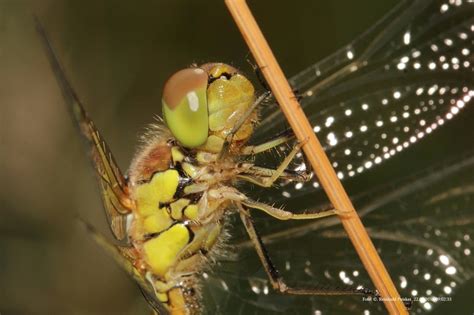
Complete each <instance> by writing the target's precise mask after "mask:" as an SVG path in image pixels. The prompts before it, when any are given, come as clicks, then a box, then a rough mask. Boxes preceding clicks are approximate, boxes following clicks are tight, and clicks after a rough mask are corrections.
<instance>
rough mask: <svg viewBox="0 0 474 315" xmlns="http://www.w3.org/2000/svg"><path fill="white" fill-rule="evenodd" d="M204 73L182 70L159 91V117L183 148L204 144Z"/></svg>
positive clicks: (195, 70) (205, 114) (205, 109)
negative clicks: (160, 107)
mask: <svg viewBox="0 0 474 315" xmlns="http://www.w3.org/2000/svg"><path fill="white" fill-rule="evenodd" d="M207 80H208V75H207V73H206V72H205V71H204V70H203V69H200V68H188V69H183V70H180V71H178V72H176V73H175V74H173V75H172V76H171V77H170V78H169V79H168V81H167V82H166V84H165V87H164V89H163V99H162V104H163V115H164V118H165V121H166V124H167V125H168V128H169V129H170V130H171V133H172V134H173V136H174V137H175V138H176V140H178V141H179V142H180V143H181V145H183V146H184V147H186V148H195V147H198V146H200V145H202V144H204V142H206V140H207V136H208V130H209V129H208V128H209V123H208V120H209V116H208V110H207V96H206V91H207Z"/></svg>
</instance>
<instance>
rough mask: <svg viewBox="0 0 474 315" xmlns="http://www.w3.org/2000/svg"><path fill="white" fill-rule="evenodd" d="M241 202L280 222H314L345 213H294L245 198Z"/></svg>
mask: <svg viewBox="0 0 474 315" xmlns="http://www.w3.org/2000/svg"><path fill="white" fill-rule="evenodd" d="M241 202H242V204H243V205H245V206H247V207H249V208H252V209H256V210H261V211H263V212H265V213H267V214H269V215H271V216H272V217H274V218H276V219H278V220H312V219H320V218H324V217H328V216H330V215H335V214H341V212H342V213H344V212H343V211H340V210H336V209H330V210H324V211H310V212H305V213H293V212H290V211H286V210H283V209H279V208H275V207H273V206H270V205H268V204H266V203H263V202H258V201H255V200H252V199H250V198H245V199H244V200H242V201H241Z"/></svg>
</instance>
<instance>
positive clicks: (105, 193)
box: [36, 21, 132, 241]
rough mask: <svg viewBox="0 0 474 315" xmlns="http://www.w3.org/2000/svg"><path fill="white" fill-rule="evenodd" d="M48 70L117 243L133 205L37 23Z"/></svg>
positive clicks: (124, 229) (108, 154)
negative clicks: (85, 152) (83, 147)
mask: <svg viewBox="0 0 474 315" xmlns="http://www.w3.org/2000/svg"><path fill="white" fill-rule="evenodd" d="M36 23H37V29H38V33H39V34H40V37H41V40H42V42H43V45H44V46H45V50H46V53H47V57H48V59H49V62H50V64H51V68H52V69H53V72H54V74H55V76H56V79H57V81H58V84H59V85H60V87H61V91H62V94H63V96H64V99H65V101H66V103H67V104H68V105H69V106H68V109H69V111H70V112H71V114H72V116H73V118H74V120H75V121H76V123H77V125H78V127H79V129H80V131H81V133H82V135H83V136H84V138H85V139H86V140H87V144H88V148H89V154H90V156H91V159H92V163H93V165H94V168H95V170H96V173H97V176H98V178H99V184H100V188H101V192H102V200H103V204H104V208H105V210H106V213H107V217H108V220H109V224H110V227H111V230H112V232H113V234H114V236H115V238H116V239H117V240H120V241H124V240H126V238H127V232H126V215H127V214H128V213H129V212H130V209H131V207H132V203H131V201H130V199H129V196H128V188H127V183H126V180H125V178H124V176H123V175H122V172H121V171H120V169H119V167H118V166H117V163H116V162H115V160H114V157H113V156H112V152H111V151H110V149H109V148H108V146H107V144H106V143H105V141H104V140H103V139H102V137H101V135H100V132H99V130H97V128H96V127H95V126H94V123H93V122H92V120H91V119H90V118H89V117H88V115H87V112H86V111H85V110H84V107H83V106H82V104H81V102H80V100H79V98H78V96H77V95H76V93H75V91H74V90H73V88H72V86H71V85H70V83H69V81H68V80H67V78H66V75H65V73H64V70H63V68H62V66H61V64H60V63H59V60H58V58H57V56H56V54H55V52H54V50H53V48H52V46H51V44H50V42H49V39H48V37H47V35H46V32H45V31H44V29H43V27H42V26H41V24H40V23H39V21H36Z"/></svg>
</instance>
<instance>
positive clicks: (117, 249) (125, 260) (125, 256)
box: [80, 220, 168, 315]
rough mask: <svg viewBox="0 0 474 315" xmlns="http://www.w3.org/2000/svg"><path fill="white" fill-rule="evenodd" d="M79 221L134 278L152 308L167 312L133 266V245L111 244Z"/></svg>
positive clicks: (158, 311) (164, 314) (150, 286)
mask: <svg viewBox="0 0 474 315" xmlns="http://www.w3.org/2000/svg"><path fill="white" fill-rule="evenodd" d="M80 222H81V224H82V225H83V226H84V228H85V229H86V230H87V232H88V233H89V234H90V235H92V237H93V238H94V240H95V242H96V243H97V244H99V246H100V247H102V248H103V249H104V250H105V251H106V252H107V253H108V254H109V255H110V256H112V258H113V259H114V260H115V261H116V262H117V263H118V264H119V265H120V267H121V268H122V269H123V270H124V271H125V272H126V273H127V274H128V275H130V276H131V277H132V278H133V280H135V282H136V283H137V284H138V286H139V287H140V290H141V291H142V293H143V295H144V296H145V298H146V300H147V302H148V304H149V305H150V306H151V307H152V308H153V310H154V311H156V312H157V313H158V314H160V315H166V314H168V311H167V310H166V309H165V308H164V306H163V305H162V304H161V303H160V302H159V301H158V300H157V299H156V298H155V296H156V295H155V290H154V289H153V286H152V285H151V284H150V283H149V282H148V281H147V280H146V279H145V278H144V277H143V276H142V274H141V273H140V271H139V270H137V268H135V266H134V262H135V259H136V255H135V252H134V249H133V247H122V246H116V245H114V244H111V243H110V242H109V241H108V240H107V239H105V237H103V236H102V235H101V234H99V233H98V232H97V231H96V230H95V228H94V227H93V226H92V225H90V224H88V223H87V222H84V221H82V220H81V221H80Z"/></svg>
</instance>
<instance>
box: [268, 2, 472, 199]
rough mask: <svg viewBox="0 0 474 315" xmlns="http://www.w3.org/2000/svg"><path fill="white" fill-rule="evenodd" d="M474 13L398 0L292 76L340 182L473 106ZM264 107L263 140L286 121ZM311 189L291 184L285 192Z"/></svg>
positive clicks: (466, 5) (467, 7) (462, 6)
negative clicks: (372, 22)
mask: <svg viewBox="0 0 474 315" xmlns="http://www.w3.org/2000/svg"><path fill="white" fill-rule="evenodd" d="M473 16H474V3H472V2H467V1H466V2H449V3H448V2H445V1H438V0H426V1H423V0H419V1H412V0H407V1H402V2H401V3H400V4H399V5H398V6H397V7H396V8H394V9H393V10H392V11H391V12H390V13H388V15H387V16H385V17H384V18H382V20H381V21H380V22H378V23H377V24H375V25H374V26H373V27H372V28H370V29H369V30H368V31H367V32H365V33H364V34H362V35H361V36H360V37H359V38H357V39H356V40H355V41H353V42H352V43H350V44H348V45H346V46H345V47H343V48H342V49H340V50H339V51H337V52H336V53H334V54H333V55H331V56H329V57H327V58H326V59H325V60H323V61H321V62H318V63H316V64H314V65H312V66H311V67H309V68H308V69H306V70H303V71H302V72H300V73H299V74H297V75H296V76H294V77H293V78H291V80H290V82H291V83H292V85H293V87H294V88H295V89H296V90H297V91H298V93H299V94H301V95H302V97H303V98H302V100H301V104H302V106H303V108H304V109H305V112H306V114H307V115H308V118H309V119H310V122H311V124H312V125H313V127H314V131H315V132H316V133H317V134H318V138H319V139H320V140H321V142H322V144H323V146H324V147H325V150H326V152H327V154H328V155H329V158H330V160H331V161H332V162H333V165H334V167H335V169H336V171H337V173H338V176H339V177H340V178H341V179H344V178H348V177H353V176H357V175H359V174H361V173H363V172H365V171H366V170H368V169H371V168H373V167H374V166H376V165H379V164H382V163H383V162H384V161H386V160H388V159H390V158H391V157H393V156H394V155H396V154H398V153H399V152H402V151H403V150H406V149H407V148H409V147H411V146H412V145H413V144H415V143H416V142H418V141H420V140H421V139H422V138H425V137H427V136H429V135H431V134H432V133H433V132H434V131H435V130H437V129H440V128H441V127H442V126H444V125H446V124H447V122H448V121H449V120H451V119H452V118H454V117H455V116H456V115H457V114H459V113H461V112H462V111H463V109H464V108H465V107H466V106H467V105H468V104H469V103H470V102H471V100H472V99H473V98H474V76H473V75H472V73H473V65H472V61H473V56H474V55H473V52H472V43H473V40H474V35H473V34H474V32H473V29H472V24H473V23H474V17H473ZM263 110H264V111H266V110H267V111H269V113H265V112H264V114H262V117H265V118H264V119H263V120H262V123H261V126H260V129H261V130H262V132H263V134H264V135H267V134H268V133H273V132H274V130H273V129H272V128H273V127H274V126H281V124H282V123H283V122H284V118H283V116H282V114H281V112H280V111H279V110H278V109H276V108H275V107H272V106H269V107H268V108H264V109H263ZM303 165H304V161H303V160H302V159H300V160H297V161H296V167H298V168H300V169H301V167H304V166H303ZM314 187H316V188H317V187H319V186H318V183H317V182H310V183H307V184H305V185H303V186H302V185H296V186H295V187H288V189H287V195H288V193H290V195H291V196H292V197H294V196H297V195H301V194H304V193H305V192H308V191H313V190H314Z"/></svg>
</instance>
